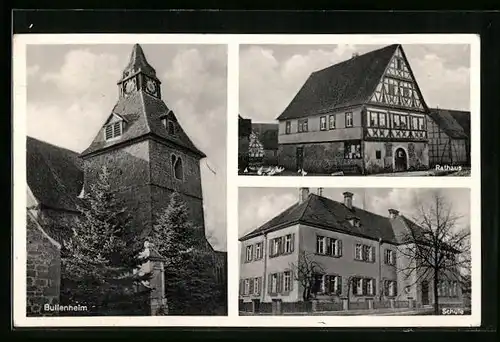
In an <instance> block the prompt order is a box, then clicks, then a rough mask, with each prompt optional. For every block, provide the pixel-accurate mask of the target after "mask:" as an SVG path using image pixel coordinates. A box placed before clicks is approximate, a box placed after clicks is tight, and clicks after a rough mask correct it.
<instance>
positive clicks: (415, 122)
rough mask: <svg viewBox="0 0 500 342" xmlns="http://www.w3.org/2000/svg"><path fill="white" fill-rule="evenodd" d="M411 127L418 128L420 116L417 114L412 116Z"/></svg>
mask: <svg viewBox="0 0 500 342" xmlns="http://www.w3.org/2000/svg"><path fill="white" fill-rule="evenodd" d="M411 129H415V130H416V129H418V118H417V117H415V116H412V117H411Z"/></svg>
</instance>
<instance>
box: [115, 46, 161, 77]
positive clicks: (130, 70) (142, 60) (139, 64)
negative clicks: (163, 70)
mask: <svg viewBox="0 0 500 342" xmlns="http://www.w3.org/2000/svg"><path fill="white" fill-rule="evenodd" d="M139 72H142V73H143V74H146V75H148V76H149V77H151V78H154V79H155V80H157V81H158V82H160V80H159V79H158V78H157V77H156V70H155V69H154V68H153V67H152V66H151V65H150V64H149V63H148V61H147V60H146V56H145V55H144V51H143V50H142V47H141V46H140V45H139V44H134V47H133V48H132V53H131V54H130V60H129V62H128V64H127V66H126V67H125V69H124V70H123V74H122V79H121V80H120V81H118V83H120V82H121V81H122V80H125V79H127V78H129V77H131V76H133V75H136V74H138V73H139ZM160 83H161V82H160Z"/></svg>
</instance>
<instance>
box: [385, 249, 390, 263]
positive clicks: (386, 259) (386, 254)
mask: <svg viewBox="0 0 500 342" xmlns="http://www.w3.org/2000/svg"><path fill="white" fill-rule="evenodd" d="M388 254H389V252H388V251H387V249H386V250H385V251H384V263H385V264H386V265H387V264H389V260H388V259H389V255H388Z"/></svg>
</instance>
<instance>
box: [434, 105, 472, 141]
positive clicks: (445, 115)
mask: <svg viewBox="0 0 500 342" xmlns="http://www.w3.org/2000/svg"><path fill="white" fill-rule="evenodd" d="M429 116H430V117H431V118H432V120H434V122H435V123H436V124H437V125H438V126H439V128H441V129H442V130H443V131H444V132H445V133H446V134H447V135H448V136H449V137H450V138H454V139H464V138H467V137H469V136H470V114H469V113H468V112H464V111H456V110H450V109H441V108H432V109H430V112H429ZM457 119H458V120H457ZM459 121H460V122H461V123H460V122H459ZM464 128H465V129H466V130H467V131H466V130H464Z"/></svg>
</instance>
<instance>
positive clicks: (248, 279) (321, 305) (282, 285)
mask: <svg viewBox="0 0 500 342" xmlns="http://www.w3.org/2000/svg"><path fill="white" fill-rule="evenodd" d="M470 204H471V202H470V190H469V189H467V188H353V189H345V188H252V187H245V188H240V189H239V241H240V275H239V286H240V290H239V313H240V315H326V316H332V315H342V316H348V315H374V316H380V315H382V316H386V315H401V316H409V315H450V314H455V315H470V314H471V248H470V247H471V244H470V242H471V240H470V233H471V229H470V222H471V219H470V215H471V213H470V208H471V206H470Z"/></svg>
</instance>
